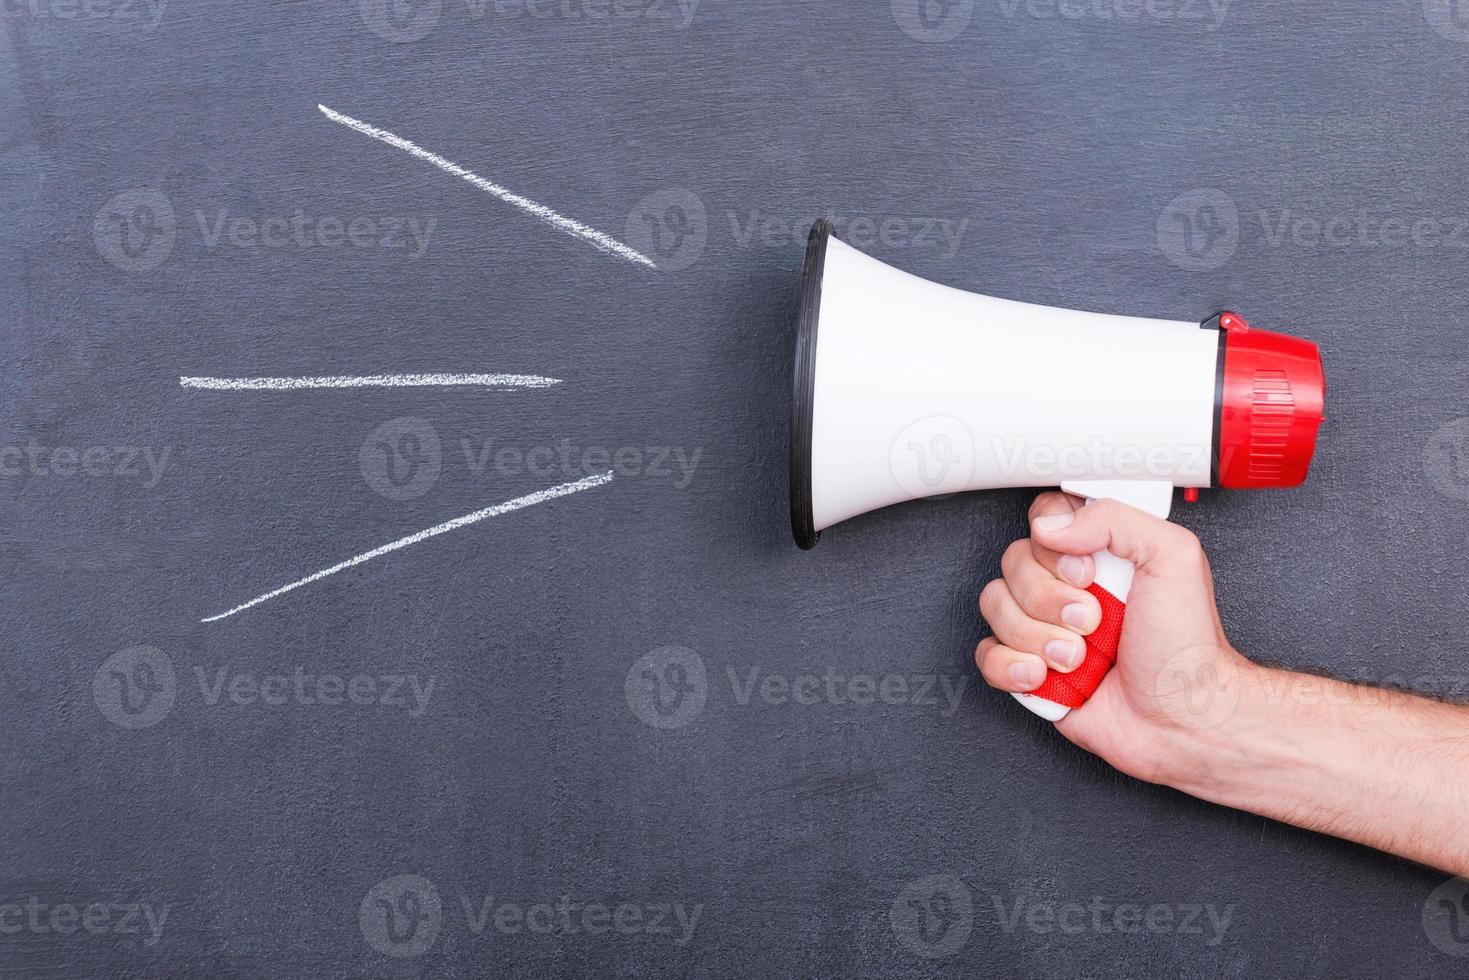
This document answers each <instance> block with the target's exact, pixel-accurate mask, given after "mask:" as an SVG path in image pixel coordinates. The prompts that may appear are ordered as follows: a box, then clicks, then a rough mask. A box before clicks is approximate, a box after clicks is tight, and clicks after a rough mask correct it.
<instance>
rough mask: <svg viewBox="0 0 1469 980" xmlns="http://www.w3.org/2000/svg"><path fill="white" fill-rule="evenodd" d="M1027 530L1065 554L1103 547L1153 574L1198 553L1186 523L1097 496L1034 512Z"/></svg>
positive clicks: (1193, 561)
mask: <svg viewBox="0 0 1469 980" xmlns="http://www.w3.org/2000/svg"><path fill="white" fill-rule="evenodd" d="M1031 535H1032V537H1034V538H1035V540H1036V541H1038V542H1040V544H1042V545H1044V546H1045V547H1047V548H1051V549H1053V550H1055V551H1059V552H1061V553H1062V554H1067V555H1090V554H1093V553H1095V552H1098V551H1101V550H1102V549H1103V548H1106V549H1107V550H1108V551H1110V552H1112V554H1114V555H1116V556H1117V557H1118V558H1125V559H1127V560H1128V561H1130V562H1132V563H1133V564H1134V565H1136V566H1137V568H1138V570H1139V571H1144V570H1146V571H1150V572H1153V573H1156V574H1166V573H1167V572H1169V571H1172V570H1182V569H1187V568H1189V567H1191V566H1196V565H1197V564H1198V562H1199V560H1201V559H1202V558H1203V554H1204V551H1203V548H1201V547H1200V546H1199V539H1198V538H1197V537H1195V536H1194V533H1193V532H1192V531H1190V530H1188V528H1184V527H1179V526H1178V525H1177V524H1171V523H1169V522H1168V521H1165V520H1162V519H1161V518H1157V517H1154V516H1153V515H1152V514H1148V513H1144V512H1143V511H1140V510H1138V509H1137V508H1135V507H1129V506H1127V505H1126V504H1124V503H1120V502H1118V501H1116V500H1098V501H1095V502H1094V503H1090V504H1087V505H1086V506H1085V507H1083V508H1081V509H1080V510H1078V511H1075V512H1073V513H1070V514H1045V515H1041V516H1038V517H1036V518H1035V519H1034V520H1033V521H1032V522H1031Z"/></svg>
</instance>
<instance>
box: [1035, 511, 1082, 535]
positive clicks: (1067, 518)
mask: <svg viewBox="0 0 1469 980" xmlns="http://www.w3.org/2000/svg"><path fill="white" fill-rule="evenodd" d="M1075 516H1076V514H1075V513H1074V512H1071V513H1066V514H1046V515H1044V516H1042V517H1037V518H1036V519H1035V527H1036V530H1037V531H1059V530H1061V529H1062V528H1063V527H1065V526H1066V525H1067V524H1070V523H1071V521H1072V520H1073V519H1074V518H1075Z"/></svg>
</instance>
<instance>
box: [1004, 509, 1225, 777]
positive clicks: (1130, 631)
mask: <svg viewBox="0 0 1469 980" xmlns="http://www.w3.org/2000/svg"><path fill="white" fill-rule="evenodd" d="M1030 523H1031V534H1032V537H1030V538H1022V539H1021V540H1019V541H1016V542H1015V543H1014V544H1012V545H1011V546H1010V548H1009V549H1008V550H1007V551H1006V552H1005V555H1004V558H1003V559H1002V560H1001V563H1000V569H1001V574H1002V576H1003V577H1002V578H998V579H995V580H994V581H992V582H990V583H989V584H988V585H986V586H985V588H984V591H983V592H982V593H981V594H980V600H979V604H980V610H981V612H982V613H983V614H984V618H985V620H986V621H987V622H988V623H989V625H990V628H991V630H992V631H993V632H994V636H992V637H987V638H986V639H984V640H983V641H982V642H981V643H980V644H979V646H978V648H977V649H976V650H975V661H976V663H977V664H978V665H979V668H980V671H981V673H982V674H983V675H984V678H985V680H986V681H988V682H989V683H990V684H991V685H992V686H994V687H997V688H999V689H1001V690H1003V691H1010V692H1025V691H1032V690H1034V689H1035V688H1037V687H1039V686H1040V684H1041V682H1042V681H1043V680H1044V679H1045V670H1046V667H1048V666H1049V667H1051V668H1052V669H1055V670H1059V671H1062V672H1070V671H1071V670H1074V669H1075V668H1076V666H1077V665H1079V664H1080V663H1081V661H1082V658H1083V656H1084V655H1085V648H1084V642H1083V637H1085V636H1087V635H1089V634H1090V633H1091V632H1092V631H1093V630H1095V629H1096V628H1097V625H1098V623H1099V622H1100V621H1101V607H1100V606H1099V605H1098V603H1097V600H1096V598H1095V597H1094V596H1092V595H1091V593H1089V592H1087V591H1085V590H1086V587H1087V586H1088V585H1090V584H1091V582H1092V579H1093V577H1094V576H1095V573H1096V569H1095V563H1094V562H1093V560H1092V558H1091V555H1092V554H1093V553H1094V552H1097V551H1100V550H1102V549H1103V548H1106V549H1107V550H1109V551H1111V552H1112V553H1113V554H1114V555H1117V556H1118V557H1119V558H1125V559H1127V560H1128V561H1131V562H1132V563H1133V565H1134V566H1135V568H1136V571H1135V573H1134V576H1133V580H1132V587H1131V590H1130V591H1129V593H1128V595H1127V612H1126V616H1125V617H1124V619H1123V627H1122V636H1121V640H1120V642H1119V645H1118V650H1117V664H1116V666H1115V667H1114V668H1113V669H1112V670H1111V671H1110V672H1109V673H1108V675H1107V677H1106V678H1105V679H1104V680H1103V681H1102V683H1101V686H1099V687H1098V688H1097V690H1096V692H1095V693H1094V694H1093V695H1092V696H1091V699H1090V700H1088V701H1087V702H1086V704H1084V705H1083V706H1081V707H1080V708H1076V709H1074V710H1072V711H1071V712H1070V713H1069V714H1068V715H1067V716H1066V717H1065V718H1063V719H1062V720H1061V721H1060V722H1058V723H1057V725H1056V728H1057V729H1058V730H1059V731H1060V732H1061V734H1062V735H1064V736H1065V737H1066V738H1068V739H1070V740H1071V741H1072V742H1075V743H1076V744H1077V745H1079V746H1081V747H1082V748H1084V749H1087V750H1088V751H1090V752H1094V753H1096V754H1097V755H1099V756H1101V757H1102V758H1103V759H1105V760H1106V761H1107V762H1109V763H1111V764H1112V765H1113V766H1115V767H1116V768H1118V769H1120V770H1122V771H1123V772H1126V773H1128V774H1129V775H1133V776H1136V777H1138V778H1140V779H1146V780H1148V781H1150V782H1173V781H1174V780H1175V778H1176V777H1178V776H1179V775H1180V774H1179V773H1176V772H1175V771H1174V767H1175V766H1177V765H1179V764H1180V763H1181V761H1182V760H1183V758H1184V756H1183V755H1182V754H1180V752H1179V747H1180V746H1179V742H1180V736H1182V735H1185V734H1188V735H1193V734H1197V733H1198V732H1199V731H1201V730H1203V729H1206V728H1209V727H1212V726H1214V725H1216V724H1218V723H1220V722H1222V721H1224V720H1226V719H1225V718H1224V717H1223V715H1222V714H1221V712H1227V711H1228V709H1229V707H1230V704H1231V702H1232V699H1233V698H1237V697H1238V690H1239V685H1240V680H1241V677H1242V675H1243V674H1244V672H1245V671H1246V670H1247V669H1249V668H1250V667H1251V665H1250V663H1249V661H1247V660H1245V659H1244V658H1243V657H1242V656H1241V655H1240V654H1239V653H1238V652H1236V651H1235V650H1234V648H1233V647H1232V646H1230V644H1229V641H1228V640H1227V639H1226V638H1225V636H1224V632H1223V629H1222V627H1221V626H1220V623H1219V614H1218V612H1217V610H1216V609H1215V606H1214V583H1213V578H1212V576H1211V575H1210V573H1209V562H1208V559H1207V558H1206V557H1205V555H1204V551H1203V548H1201V547H1200V545H1199V541H1198V538H1196V537H1195V536H1194V535H1193V533H1192V532H1190V531H1188V530H1187V529H1185V528H1182V527H1180V526H1178V525H1176V524H1171V523H1169V522H1167V521H1163V520H1159V519H1158V518H1156V517H1153V516H1151V515H1149V514H1145V513H1143V512H1142V511H1140V510H1136V509H1134V508H1132V507H1128V506H1126V505H1125V504H1121V503H1118V502H1117V501H1114V500H1100V501H1097V502H1096V503H1094V504H1091V505H1090V506H1085V507H1084V506H1083V501H1082V500H1081V499H1079V498H1077V497H1073V496H1070V495H1067V494H1064V493H1058V492H1048V493H1043V494H1041V495H1040V496H1038V497H1037V498H1036V499H1035V502H1034V503H1033V504H1032V505H1031V508H1030ZM1220 695H1223V696H1222V697H1221V696H1220ZM1189 741H1192V740H1189Z"/></svg>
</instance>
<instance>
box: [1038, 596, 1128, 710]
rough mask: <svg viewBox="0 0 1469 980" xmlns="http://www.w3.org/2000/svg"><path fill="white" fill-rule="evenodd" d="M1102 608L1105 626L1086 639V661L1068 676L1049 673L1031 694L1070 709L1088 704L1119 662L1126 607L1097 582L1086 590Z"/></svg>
mask: <svg viewBox="0 0 1469 980" xmlns="http://www.w3.org/2000/svg"><path fill="white" fill-rule="evenodd" d="M1087 591H1088V592H1090V593H1091V594H1092V595H1094V596H1096V597H1097V602H1099V603H1101V605H1102V622H1101V623H1100V624H1099V625H1098V626H1097V628H1096V629H1095V630H1094V631H1093V632H1092V634H1091V635H1090V636H1088V637H1086V659H1084V660H1083V661H1082V662H1081V666H1080V667H1078V668H1076V669H1075V670H1073V671H1072V672H1071V673H1069V674H1063V673H1060V672H1059V671H1055V670H1048V671H1047V672H1046V679H1045V681H1044V682H1042V684H1041V686H1040V687H1038V688H1036V689H1035V690H1034V691H1030V692H1028V693H1030V694H1032V695H1034V696H1035V697H1038V698H1044V699H1046V700H1047V701H1054V702H1055V703H1056V704H1062V705H1065V706H1066V707H1068V708H1080V707H1081V706H1082V705H1084V704H1086V701H1087V698H1089V697H1091V696H1092V694H1093V693H1094V692H1095V691H1096V689H1097V688H1098V687H1099V686H1101V683H1102V678H1104V677H1106V676H1107V671H1109V670H1111V669H1112V665H1113V664H1115V663H1116V662H1117V644H1118V641H1120V640H1121V639H1122V616H1123V613H1125V612H1126V611H1127V604H1126V603H1125V602H1123V601H1122V600H1120V599H1118V598H1117V597H1116V596H1114V595H1113V594H1112V593H1110V592H1108V591H1107V590H1106V589H1104V588H1102V587H1101V586H1100V585H1097V584H1096V583H1095V582H1093V583H1092V584H1091V586H1090V587H1089V588H1088V589H1087Z"/></svg>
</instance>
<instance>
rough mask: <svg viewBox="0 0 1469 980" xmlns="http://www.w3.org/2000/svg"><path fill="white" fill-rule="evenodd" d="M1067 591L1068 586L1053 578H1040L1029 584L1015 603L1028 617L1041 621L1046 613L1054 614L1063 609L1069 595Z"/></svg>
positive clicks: (1016, 598)
mask: <svg viewBox="0 0 1469 980" xmlns="http://www.w3.org/2000/svg"><path fill="white" fill-rule="evenodd" d="M1066 589H1067V587H1066V586H1064V585H1062V584H1061V583H1060V582H1058V581H1056V580H1055V579H1053V578H1038V579H1036V580H1035V581H1033V582H1031V583H1029V584H1028V585H1027V586H1026V587H1025V588H1024V589H1023V590H1022V594H1020V595H1017V596H1016V597H1015V601H1016V603H1018V604H1019V606H1020V608H1021V610H1023V611H1024V612H1025V614H1026V615H1027V616H1031V617H1033V618H1037V619H1039V618H1042V617H1043V616H1044V615H1045V614H1046V613H1048V612H1051V613H1054V611H1055V610H1056V609H1059V608H1061V606H1062V605H1063V604H1064V602H1065V596H1066V595H1067V594H1068V593H1067V591H1066Z"/></svg>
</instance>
